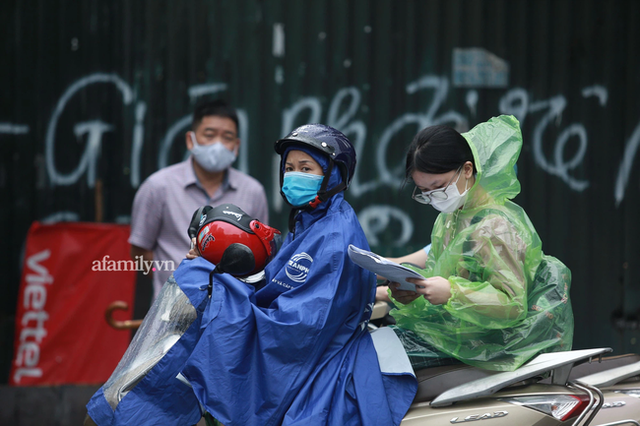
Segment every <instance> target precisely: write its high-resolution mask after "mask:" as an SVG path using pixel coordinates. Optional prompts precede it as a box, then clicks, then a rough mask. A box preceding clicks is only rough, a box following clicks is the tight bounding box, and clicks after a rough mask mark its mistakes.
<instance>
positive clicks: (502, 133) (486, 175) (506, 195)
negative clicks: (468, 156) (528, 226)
mask: <svg viewBox="0 0 640 426" xmlns="http://www.w3.org/2000/svg"><path fill="white" fill-rule="evenodd" d="M462 136H464V138H465V139H466V140H467V142H468V143H469V146H470V147H471V151H472V153H473V158H474V160H475V165H476V170H477V175H476V184H475V185H474V187H473V188H472V189H471V191H470V197H473V195H472V193H473V192H475V191H477V189H478V186H480V187H482V189H483V190H484V191H485V192H486V193H487V194H488V195H489V196H490V197H491V198H493V200H494V202H496V203H498V204H504V202H505V201H506V200H510V199H513V198H515V196H516V195H518V194H519V193H520V182H519V181H518V178H517V177H516V172H515V169H514V166H515V164H516V161H518V157H519V156H520V150H521V149H522V133H521V132H520V123H519V122H518V120H517V119H516V118H515V117H514V116H512V115H501V116H499V117H493V118H491V119H490V120H489V121H487V122H485V123H480V124H478V125H477V126H475V127H474V128H473V129H471V130H469V131H468V132H466V133H463V134H462Z"/></svg>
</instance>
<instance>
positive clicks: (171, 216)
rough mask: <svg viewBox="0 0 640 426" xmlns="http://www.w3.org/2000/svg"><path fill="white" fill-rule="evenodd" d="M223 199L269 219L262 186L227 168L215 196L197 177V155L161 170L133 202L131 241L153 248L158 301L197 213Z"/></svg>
mask: <svg viewBox="0 0 640 426" xmlns="http://www.w3.org/2000/svg"><path fill="white" fill-rule="evenodd" d="M224 203H232V204H235V205H237V206H238V207H240V208H241V209H242V210H244V211H245V212H246V213H247V214H248V215H249V216H252V217H254V218H256V219H258V220H259V221H261V222H263V223H265V224H268V223H269V206H268V204H267V196H266V194H265V191H264V187H263V186H262V184H260V182H258V181H257V180H256V179H254V178H252V177H251V176H249V175H246V174H245V173H242V172H240V171H238V170H236V169H233V168H229V169H227V171H226V173H225V177H224V181H223V183H222V185H220V188H218V190H216V192H215V194H213V197H211V198H209V195H208V194H207V192H206V191H205V189H204V188H203V187H202V185H201V184H200V182H199V181H198V179H197V177H196V174H195V172H194V170H193V157H190V158H189V159H188V160H186V161H183V162H181V163H178V164H174V165H172V166H169V167H165V168H164V169H161V170H158V171H157V172H155V173H153V174H152V175H151V176H149V177H148V178H147V179H146V180H145V181H144V182H143V183H142V185H140V188H139V189H138V192H137V193H136V196H135V198H134V200H133V208H132V212H131V235H130V236H129V243H130V244H132V245H135V246H138V247H141V248H143V249H145V250H151V251H153V259H154V264H153V267H155V270H154V271H153V289H154V292H153V294H154V299H155V297H156V296H157V295H158V293H159V292H160V289H161V288H162V285H163V284H164V283H165V281H166V280H167V278H169V276H170V275H171V273H172V272H173V270H174V269H175V268H177V267H178V265H179V264H180V262H181V261H182V260H183V259H184V258H185V255H186V254H187V252H188V251H189V247H190V244H191V242H190V241H189V237H188V235H187V228H188V227H189V223H190V222H191V216H193V213H194V212H195V211H196V210H197V209H198V208H199V207H201V206H204V205H210V206H213V207H215V206H217V205H220V204H224ZM160 262H164V263H160Z"/></svg>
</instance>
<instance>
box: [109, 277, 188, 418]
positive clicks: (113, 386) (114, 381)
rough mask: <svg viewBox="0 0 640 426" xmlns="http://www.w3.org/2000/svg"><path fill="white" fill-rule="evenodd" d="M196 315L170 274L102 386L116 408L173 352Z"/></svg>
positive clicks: (110, 403)
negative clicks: (171, 350) (172, 348)
mask: <svg viewBox="0 0 640 426" xmlns="http://www.w3.org/2000/svg"><path fill="white" fill-rule="evenodd" d="M196 318H197V313H196V309H195V308H194V306H193V305H192V304H191V302H190V301H189V298H188V297H187V296H186V295H185V294H184V292H183V291H182V290H181V289H180V287H179V286H178V284H177V283H176V281H175V279H174V278H173V275H172V276H170V277H169V279H168V280H167V282H166V283H165V285H164V286H163V287H162V290H161V291H160V294H159V295H158V298H157V299H156V300H155V302H154V303H153V305H152V306H151V309H150V310H149V312H148V313H147V315H146V316H145V318H144V321H142V325H141V326H140V328H139V329H138V331H137V333H136V335H135V337H134V338H133V340H132V341H131V344H130V345H129V348H128V349H127V351H126V352H125V354H124V356H123V357H122V359H121V360H120V363H118V366H117V367H116V369H115V370H114V372H113V374H112V375H111V377H110V378H109V380H108V381H107V382H106V383H105V384H104V386H103V388H102V390H103V393H104V397H105V399H106V400H107V402H108V403H109V405H110V406H111V408H112V409H113V410H114V411H115V409H116V407H117V406H118V403H119V402H120V401H121V400H122V398H124V396H125V395H126V394H127V393H128V392H129V391H131V390H132V389H133V388H134V387H135V386H136V385H137V384H138V383H139V382H140V381H141V380H142V379H143V378H144V377H145V375H146V374H147V373H148V372H149V371H150V370H151V369H152V368H153V367H154V366H155V365H156V364H157V363H158V362H159V361H160V360H161V359H162V357H164V355H166V353H167V352H169V349H171V347H172V346H173V345H174V344H175V343H176V342H177V341H178V340H179V339H180V337H181V336H182V335H183V334H184V333H185V331H186V330H187V329H188V328H189V326H190V325H191V324H192V323H193V322H194V321H195V320H196Z"/></svg>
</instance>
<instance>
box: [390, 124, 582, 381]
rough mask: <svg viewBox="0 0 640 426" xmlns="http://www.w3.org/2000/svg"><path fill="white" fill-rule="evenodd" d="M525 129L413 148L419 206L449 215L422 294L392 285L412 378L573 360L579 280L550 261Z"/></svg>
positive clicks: (426, 139)
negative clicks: (530, 206)
mask: <svg viewBox="0 0 640 426" xmlns="http://www.w3.org/2000/svg"><path fill="white" fill-rule="evenodd" d="M521 148H522V134H521V132H520V125H519V123H518V120H516V118H515V117H513V116H500V117H496V118H492V119H491V120H489V121H488V122H486V123H481V124H479V125H477V126H476V127H474V128H473V129H472V130H470V131H469V132H467V133H464V134H462V135H461V134H459V133H458V132H457V131H455V130H454V129H452V128H449V127H446V126H432V127H428V128H426V129H424V130H422V131H421V132H419V133H418V134H417V135H416V137H415V138H414V140H413V142H412V143H411V146H410V147H409V151H408V153H407V160H406V176H407V178H408V179H412V180H413V182H414V183H415V189H414V192H413V198H414V199H415V200H416V201H418V202H420V203H423V204H431V206H432V207H434V208H435V209H437V210H439V211H440V212H441V213H440V215H439V216H438V218H437V219H436V222H435V224H434V226H433V231H432V235H431V243H432V247H431V251H430V252H429V254H428V256H427V260H426V264H425V267H424V269H421V268H416V270H417V271H418V272H419V273H421V274H422V275H423V276H424V279H421V280H415V284H416V292H412V291H402V290H399V289H397V288H396V286H395V285H393V284H392V285H391V286H390V288H391V296H392V298H393V300H394V302H395V303H396V306H398V308H397V309H396V310H393V311H392V312H391V315H392V316H393V317H394V318H395V320H396V324H397V328H396V329H395V330H396V332H397V334H398V336H399V337H400V339H401V340H402V342H403V345H404V347H405V349H406V350H407V353H408V354H409V356H410V358H411V361H412V364H413V366H414V368H416V369H417V368H421V367H427V366H431V365H440V364H442V363H448V362H450V361H451V360H459V361H463V362H464V363H467V364H470V365H474V366H477V367H482V368H487V369H491V370H507V371H508V370H514V369H516V368H517V367H519V366H520V365H522V364H523V363H524V362H526V361H528V360H529V359H530V358H532V357H533V356H535V355H537V354H539V353H542V352H551V351H562V350H570V349H571V344H572V338H573V314H572V310H571V303H570V301H569V285H570V282H571V273H570V271H569V269H568V268H567V267H566V266H565V265H564V264H562V263H561V262H560V261H559V260H558V259H556V258H553V257H551V256H546V255H545V254H544V253H543V252H542V242H541V241H540V238H539V236H538V234H537V232H536V230H535V228H534V227H533V225H532V223H531V221H530V220H529V218H528V216H527V214H526V213H525V212H524V210H523V209H522V208H521V207H520V206H518V205H517V204H515V203H513V202H512V201H511V199H512V198H514V197H515V196H516V195H517V194H518V193H519V192H520V183H519V182H518V179H517V178H516V175H515V171H514V165H515V163H516V161H517V159H518V155H519V154H520V149H521Z"/></svg>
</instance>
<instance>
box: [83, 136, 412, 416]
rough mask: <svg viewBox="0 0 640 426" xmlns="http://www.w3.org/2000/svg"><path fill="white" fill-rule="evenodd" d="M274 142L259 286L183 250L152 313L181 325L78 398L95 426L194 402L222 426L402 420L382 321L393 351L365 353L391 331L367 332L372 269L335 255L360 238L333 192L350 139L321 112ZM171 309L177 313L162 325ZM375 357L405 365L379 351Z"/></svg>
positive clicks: (403, 370)
mask: <svg viewBox="0 0 640 426" xmlns="http://www.w3.org/2000/svg"><path fill="white" fill-rule="evenodd" d="M275 149H276V152H278V153H279V154H280V155H281V156H282V160H281V170H280V172H281V173H280V179H281V188H282V195H283V197H284V198H285V200H286V201H287V202H288V203H289V204H290V205H291V206H292V212H291V215H290V232H289V234H288V235H287V237H286V239H285V241H284V243H283V244H282V247H281V248H280V250H279V251H278V253H277V254H276V256H275V257H274V258H273V259H272V260H271V261H270V263H269V264H268V265H267V266H266V268H265V269H264V273H265V280H264V282H263V283H261V284H259V285H258V284H256V287H255V288H259V290H258V291H256V290H255V288H254V286H252V285H247V284H246V283H245V282H243V281H241V280H239V279H237V278H235V277H233V276H231V275H229V274H226V273H223V274H212V275H211V281H210V273H211V271H212V269H213V265H212V264H211V263H209V262H208V261H207V260H206V259H204V258H203V257H197V258H195V259H191V260H185V261H183V262H182V263H181V264H180V266H179V267H178V269H177V270H176V271H175V272H174V274H173V276H172V277H171V278H170V279H169V281H168V282H167V284H165V286H164V287H163V293H165V292H169V291H171V292H174V293H176V295H177V296H176V297H172V298H169V299H168V300H173V301H175V300H177V301H178V302H179V303H178V306H176V305H175V304H174V305H173V306H168V307H167V309H162V307H161V306H160V307H158V308H157V310H158V311H159V314H158V317H160V318H161V320H162V321H158V324H163V323H165V322H166V323H167V324H171V325H172V326H181V325H183V326H182V328H181V329H180V330H178V332H176V333H165V334H168V338H167V339H164V340H163V341H162V342H161V343H162V345H163V346H162V348H163V350H162V351H161V352H160V353H162V354H165V355H164V356H163V357H162V358H161V359H159V360H156V359H151V360H148V362H147V363H146V364H140V366H138V364H136V366H137V367H136V371H139V372H140V374H139V375H137V376H136V380H135V381H131V380H130V381H128V382H127V385H126V389H124V388H123V387H122V386H120V385H118V386H115V387H114V386H111V387H109V386H105V388H104V389H101V390H100V391H99V392H97V393H96V395H94V397H93V398H92V400H91V401H90V403H89V404H88V409H89V415H90V416H91V418H92V419H93V420H95V422H96V423H97V424H98V425H99V426H104V425H112V426H115V425H134V424H135V425H156V424H164V425H185V424H186V425H188V424H193V423H196V422H197V421H198V419H199V418H200V416H201V415H202V414H203V413H204V412H205V411H206V412H208V413H209V414H210V415H211V416H213V417H214V418H215V419H217V420H219V421H220V422H221V423H222V424H224V425H225V426H233V425H247V426H249V425H255V426H264V425H305V426H307V425H354V426H355V425H378V424H380V425H397V424H399V423H400V422H401V421H402V417H403V416H404V414H405V413H406V411H407V410H408V408H409V406H410V404H411V402H412V400H413V397H414V396H415V392H416V389H417V382H416V380H415V376H414V375H413V372H412V371H411V366H410V364H409V361H408V359H407V357H406V354H405V353H404V351H403V349H402V345H401V344H400V342H399V341H398V340H397V338H396V337H395V335H394V334H393V333H392V332H391V333H390V334H391V337H393V339H395V343H396V345H397V347H398V348H399V353H396V354H394V355H393V356H380V357H379V356H378V352H377V350H376V348H377V347H378V346H377V345H378V344H379V342H380V341H384V344H382V345H381V347H382V348H383V349H384V350H385V351H386V352H388V351H389V350H390V349H391V347H392V346H393V339H390V337H389V333H385V332H384V331H385V330H381V332H378V331H376V332H375V333H369V331H368V327H367V323H368V321H369V318H370V316H371V308H372V306H373V303H374V297H375V278H374V276H373V274H372V273H371V272H369V271H366V270H364V269H362V268H360V267H359V266H357V265H355V264H354V263H352V262H351V260H350V259H349V257H348V254H347V250H348V246H349V245H350V244H353V245H356V246H357V247H364V248H368V244H367V241H366V238H365V236H364V233H363V231H362V228H361V227H360V224H359V223H358V220H357V216H356V214H355V212H354V211H353V209H352V208H351V206H350V205H349V204H348V203H347V202H346V201H345V200H344V191H345V190H346V189H347V187H348V185H349V182H350V181H351V178H352V177H353V173H354V170H355V165H356V154H355V150H354V148H353V146H352V145H351V143H350V142H349V140H348V139H347V138H346V136H344V135H343V134H342V133H340V132H339V131H337V130H335V129H333V128H331V127H328V126H324V125H321V124H312V125H306V126H302V127H299V128H297V129H296V130H294V131H293V132H291V133H290V134H289V135H287V136H286V137H285V138H283V139H281V140H279V141H278V142H277V143H276V146H275ZM209 283H210V285H209ZM160 299H161V300H164V299H165V298H164V297H163V298H160ZM158 303H159V302H158ZM176 309H183V310H186V311H187V315H186V316H188V318H187V319H188V321H181V322H180V323H179V324H174V323H175V321H174V318H175V315H174V314H173V312H175V311H176ZM167 312H168V313H167ZM183 316H184V315H183ZM145 321H147V319H146V318H145ZM143 324H144V323H143ZM174 328H175V327H174ZM386 331H390V330H386ZM139 333H140V331H139ZM141 339H142V340H144V336H143V337H142V338H141ZM389 341H391V343H389ZM156 346H157V345H156ZM388 358H389V359H391V360H394V361H400V362H401V361H402V360H403V359H404V361H405V363H406V365H404V366H400V367H399V366H398V365H393V366H391V367H392V368H387V366H386V365H385V364H384V362H379V359H381V360H384V359H388ZM110 380H111V379H110ZM118 383H119V382H118ZM112 387H113V388H114V389H112ZM112 394H113V395H112ZM114 395H115V396H114Z"/></svg>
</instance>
